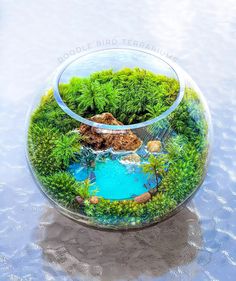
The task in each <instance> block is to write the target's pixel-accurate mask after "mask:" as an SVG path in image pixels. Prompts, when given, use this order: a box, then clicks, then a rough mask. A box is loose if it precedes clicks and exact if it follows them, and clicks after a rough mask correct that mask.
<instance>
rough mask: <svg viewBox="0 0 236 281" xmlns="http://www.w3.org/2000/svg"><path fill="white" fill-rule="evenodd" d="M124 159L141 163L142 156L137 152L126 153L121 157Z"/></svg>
mask: <svg viewBox="0 0 236 281" xmlns="http://www.w3.org/2000/svg"><path fill="white" fill-rule="evenodd" d="M121 160H123V161H128V162H134V163H139V162H140V160H141V158H140V156H139V155H138V154H137V153H132V154H128V155H125V156H124V157H122V158H121Z"/></svg>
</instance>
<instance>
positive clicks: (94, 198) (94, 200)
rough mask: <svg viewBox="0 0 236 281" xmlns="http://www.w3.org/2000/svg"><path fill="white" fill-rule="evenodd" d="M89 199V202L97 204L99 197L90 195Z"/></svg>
mask: <svg viewBox="0 0 236 281" xmlns="http://www.w3.org/2000/svg"><path fill="white" fill-rule="evenodd" d="M89 201H90V203H91V204H97V203H98V202H99V199H98V197H97V196H92V197H90V199H89Z"/></svg>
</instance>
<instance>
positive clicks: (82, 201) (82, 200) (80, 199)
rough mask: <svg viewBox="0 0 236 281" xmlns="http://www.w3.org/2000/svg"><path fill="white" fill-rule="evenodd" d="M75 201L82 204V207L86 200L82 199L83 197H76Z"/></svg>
mask: <svg viewBox="0 0 236 281" xmlns="http://www.w3.org/2000/svg"><path fill="white" fill-rule="evenodd" d="M75 200H76V201H77V202H78V203H79V204H80V205H82V204H83V203H84V199H83V198H82V197H81V196H76V197H75Z"/></svg>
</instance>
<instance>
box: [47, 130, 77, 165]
mask: <svg viewBox="0 0 236 281" xmlns="http://www.w3.org/2000/svg"><path fill="white" fill-rule="evenodd" d="M80 140H81V137H80V135H79V134H77V133H70V134H67V135H61V136H60V137H59V138H58V139H57V140H56V141H55V147H54V148H53V152H52V157H54V158H55V160H56V162H57V163H59V165H60V166H61V167H63V168H67V167H68V166H69V164H70V161H72V160H74V161H76V157H75V153H78V152H79V151H80V148H81V145H80V142H79V141H80Z"/></svg>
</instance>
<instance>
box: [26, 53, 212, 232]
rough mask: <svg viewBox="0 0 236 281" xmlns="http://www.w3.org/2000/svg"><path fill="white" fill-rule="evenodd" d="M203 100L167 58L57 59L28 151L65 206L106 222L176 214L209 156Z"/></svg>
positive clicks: (112, 225) (118, 225)
mask: <svg viewBox="0 0 236 281" xmlns="http://www.w3.org/2000/svg"><path fill="white" fill-rule="evenodd" d="M210 134H211V124H210V118H209V113H208V108H207V106H206V103H205V102H204V99H203V97H202V94H201V92H200V90H199V89H198V87H197V86H196V85H195V83H194V82H193V81H192V79H191V78H190V77H189V76H188V75H187V74H186V73H185V72H184V71H183V70H182V69H180V68H179V67H178V66H177V65H176V64H175V63H173V62H171V61H169V60H168V59H166V58H163V57H161V56H159V55H158V54H154V53H152V52H149V51H148V52H146V51H143V50H138V49H131V48H111V49H106V50H98V51H94V52H91V53H87V54H85V55H83V56H78V57H76V58H73V59H71V60H70V61H68V62H66V63H65V64H63V66H62V67H61V68H60V69H59V70H58V71H57V72H56V74H55V77H54V82H53V83H52V84H51V85H50V87H49V88H48V89H47V91H45V92H44V93H42V97H41V99H40V101H39V102H38V103H37V104H36V106H34V108H33V110H32V113H31V115H30V120H29V126H28V159H29V163H30V167H31V168H32V171H33V174H34V176H35V178H36V180H37V182H38V183H39V186H40V187H41V190H42V191H43V193H44V194H45V195H46V196H47V197H48V198H49V199H50V201H51V202H52V203H53V204H54V205H55V206H56V207H57V208H58V209H59V210H60V212H62V213H63V214H64V215H66V216H68V217H70V218H72V219H74V220H76V221H78V222H80V223H85V224H87V225H90V226H95V227H100V228H107V229H129V228H141V227H144V226H148V225H151V224H154V223H156V222H160V221H162V220H163V219H165V218H167V217H169V216H171V215H173V214H174V213H176V212H177V211H178V210H179V209H180V208H181V206H183V204H184V203H185V202H186V201H187V200H188V199H189V198H190V197H191V196H192V195H193V194H194V193H195V191H196V190H197V189H198V187H199V186H200V185H201V183H202V181H203V179H204V176H205V172H206V168H207V164H208V159H209V146H210Z"/></svg>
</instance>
